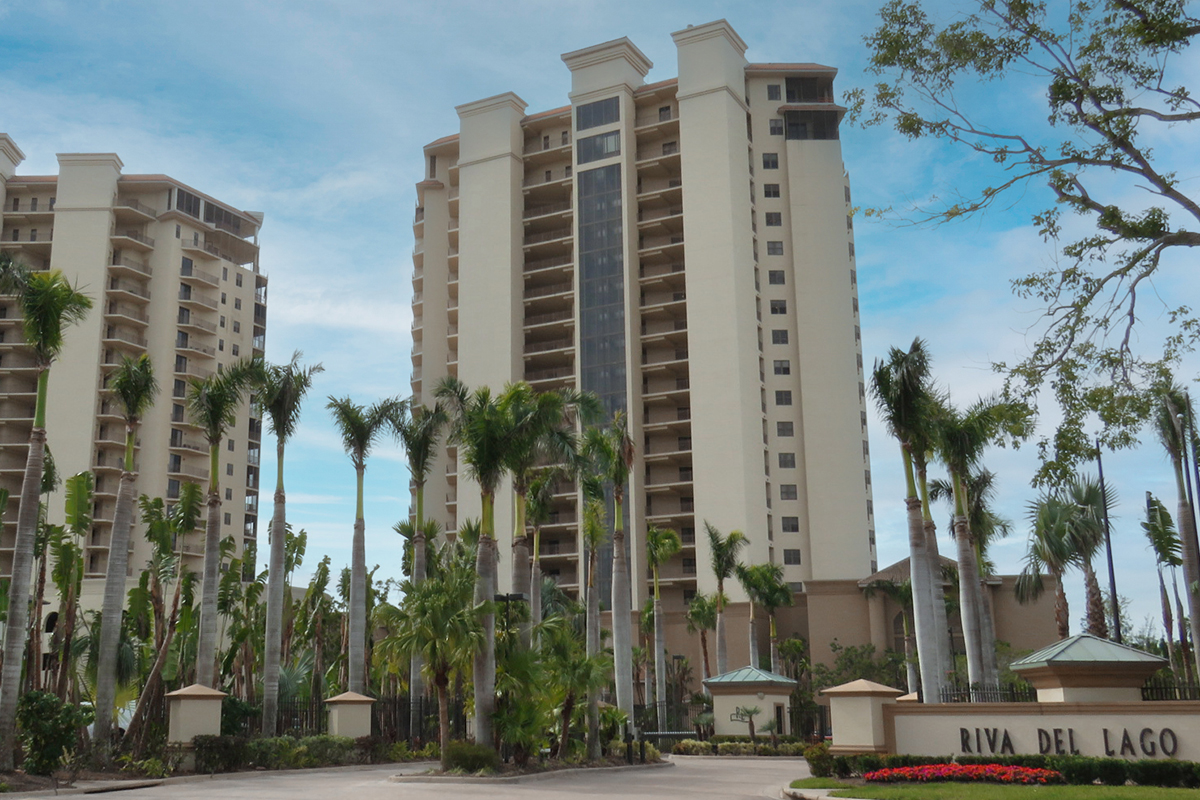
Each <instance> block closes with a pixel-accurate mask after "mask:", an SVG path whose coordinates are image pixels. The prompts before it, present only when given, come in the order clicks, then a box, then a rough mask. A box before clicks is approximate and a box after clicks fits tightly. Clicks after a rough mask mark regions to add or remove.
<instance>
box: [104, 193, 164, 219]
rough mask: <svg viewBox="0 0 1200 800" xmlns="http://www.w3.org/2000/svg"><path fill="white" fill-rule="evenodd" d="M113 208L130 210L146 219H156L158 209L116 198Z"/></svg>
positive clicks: (129, 199) (131, 200)
mask: <svg viewBox="0 0 1200 800" xmlns="http://www.w3.org/2000/svg"><path fill="white" fill-rule="evenodd" d="M113 207H114V208H132V209H133V210H134V211H139V212H141V213H142V214H145V215H146V216H148V217H157V216H158V209H156V208H151V207H150V206H148V205H146V204H145V203H142V202H139V201H137V200H134V199H133V198H124V197H118V198H117V200H116V202H114V203H113Z"/></svg>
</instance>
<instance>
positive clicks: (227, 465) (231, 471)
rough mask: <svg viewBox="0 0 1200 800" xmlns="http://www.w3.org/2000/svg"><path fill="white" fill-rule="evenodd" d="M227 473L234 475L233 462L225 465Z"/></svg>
mask: <svg viewBox="0 0 1200 800" xmlns="http://www.w3.org/2000/svg"><path fill="white" fill-rule="evenodd" d="M225 474H226V475H233V464H226V465H225Z"/></svg>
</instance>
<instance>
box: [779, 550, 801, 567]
mask: <svg viewBox="0 0 1200 800" xmlns="http://www.w3.org/2000/svg"><path fill="white" fill-rule="evenodd" d="M783 563H784V565H785V566H788V567H796V566H799V565H800V551H799V550H798V549H794V548H791V547H785V548H784V549H783Z"/></svg>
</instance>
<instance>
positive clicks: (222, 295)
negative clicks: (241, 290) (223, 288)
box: [221, 292, 227, 305]
mask: <svg viewBox="0 0 1200 800" xmlns="http://www.w3.org/2000/svg"><path fill="white" fill-rule="evenodd" d="M226 302H227V300H226V297H225V293H224V292H221V305H225V303H226Z"/></svg>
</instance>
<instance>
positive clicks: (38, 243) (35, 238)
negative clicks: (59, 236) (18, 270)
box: [0, 228, 54, 257]
mask: <svg viewBox="0 0 1200 800" xmlns="http://www.w3.org/2000/svg"><path fill="white" fill-rule="evenodd" d="M13 233H18V232H17V231H13ZM53 242H54V230H53V229H52V228H50V229H45V230H40V229H31V230H30V231H29V235H28V236H27V237H26V239H25V241H21V240H19V239H14V238H12V234H6V235H5V237H4V240H3V241H0V249H2V250H17V251H23V252H29V253H37V254H38V255H40V256H43V257H48V256H49V255H50V248H51V245H52V244H53Z"/></svg>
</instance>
